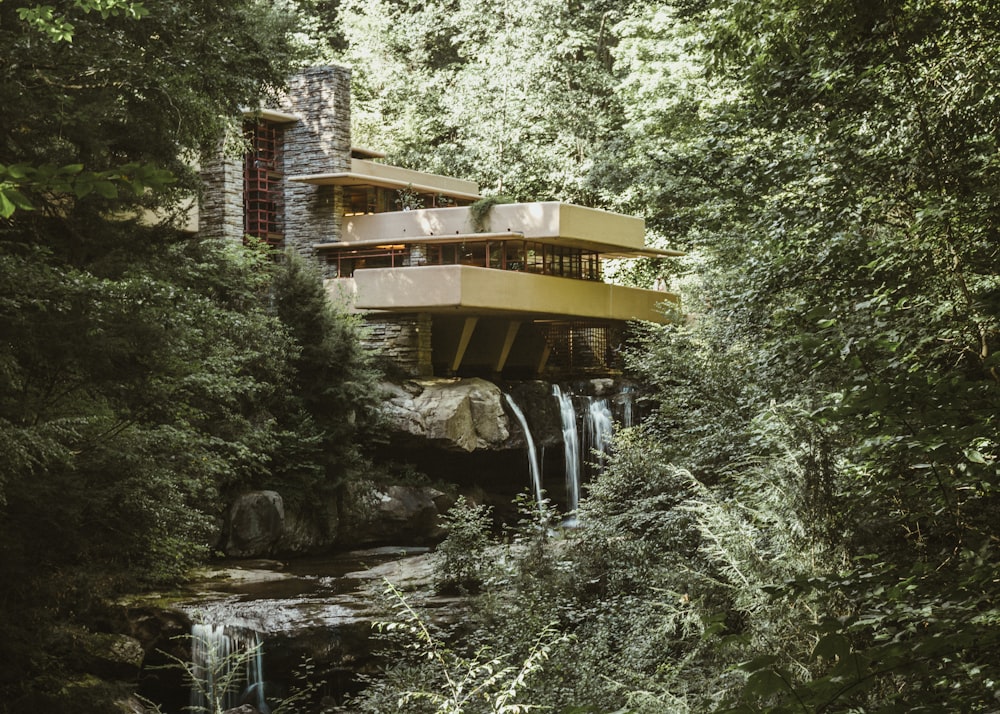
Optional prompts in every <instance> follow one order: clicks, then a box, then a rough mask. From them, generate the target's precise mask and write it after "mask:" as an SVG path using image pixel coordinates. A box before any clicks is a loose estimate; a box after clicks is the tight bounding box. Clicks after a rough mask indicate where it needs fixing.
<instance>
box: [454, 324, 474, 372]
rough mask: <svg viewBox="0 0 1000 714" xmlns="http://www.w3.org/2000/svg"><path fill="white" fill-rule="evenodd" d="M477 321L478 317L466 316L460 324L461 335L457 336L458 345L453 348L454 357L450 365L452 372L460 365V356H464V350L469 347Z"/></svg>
mask: <svg viewBox="0 0 1000 714" xmlns="http://www.w3.org/2000/svg"><path fill="white" fill-rule="evenodd" d="M477 322H479V318H478V317H467V318H465V322H464V323H463V324H462V336H461V337H459V338H458V347H456V348H455V357H454V359H453V360H452V362H451V366H450V369H451V371H452V372H453V373H454V372H457V371H458V368H459V367H460V366H461V365H462V358H463V357H465V350H466V349H468V347H469V340H471V339H472V333H473V332H475V330H476V323H477Z"/></svg>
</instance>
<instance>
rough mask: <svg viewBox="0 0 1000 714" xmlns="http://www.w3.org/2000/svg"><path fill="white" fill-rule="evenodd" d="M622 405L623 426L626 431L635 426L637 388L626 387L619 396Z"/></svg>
mask: <svg viewBox="0 0 1000 714" xmlns="http://www.w3.org/2000/svg"><path fill="white" fill-rule="evenodd" d="M618 402H619V403H620V404H621V412H622V426H623V427H625V428H626V429H627V428H628V427H630V426H633V425H634V424H635V387H633V386H631V385H625V386H624V387H622V391H621V392H620V393H619V395H618Z"/></svg>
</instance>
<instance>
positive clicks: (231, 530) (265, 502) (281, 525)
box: [223, 491, 285, 558]
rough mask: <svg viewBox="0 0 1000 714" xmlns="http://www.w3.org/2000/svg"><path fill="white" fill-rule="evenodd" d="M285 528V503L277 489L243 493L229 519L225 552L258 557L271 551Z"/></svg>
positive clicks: (233, 507) (231, 510) (230, 554)
mask: <svg viewBox="0 0 1000 714" xmlns="http://www.w3.org/2000/svg"><path fill="white" fill-rule="evenodd" d="M284 530H285V504H284V501H283V500H282V498H281V495H280V494H278V493H277V492H276V491H250V492H248V493H244V494H240V495H239V496H237V497H236V500H235V501H233V503H232V505H231V506H230V507H229V512H228V514H227V519H226V528H225V533H226V540H225V545H224V547H223V550H224V551H225V553H226V555H229V556H232V557H237V558H256V557H261V556H265V555H270V554H271V553H273V552H274V551H275V549H276V548H277V546H278V543H279V541H280V540H281V536H282V534H283V533H284Z"/></svg>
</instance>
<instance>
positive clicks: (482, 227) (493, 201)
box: [469, 196, 513, 233]
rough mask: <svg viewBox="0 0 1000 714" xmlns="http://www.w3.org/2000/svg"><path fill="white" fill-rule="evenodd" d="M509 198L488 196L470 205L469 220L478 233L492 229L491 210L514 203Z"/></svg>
mask: <svg viewBox="0 0 1000 714" xmlns="http://www.w3.org/2000/svg"><path fill="white" fill-rule="evenodd" d="M512 202H513V199H511V198H509V197H507V196H486V197H484V198H480V199H479V200H478V201H476V202H474V203H472V204H470V205H469V220H470V221H471V222H472V227H473V230H475V231H476V233H485V232H486V231H488V230H489V228H490V210H491V209H492V208H493V207H494V206H498V205H500V204H503V203H512Z"/></svg>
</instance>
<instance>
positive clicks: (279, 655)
mask: <svg viewBox="0 0 1000 714" xmlns="http://www.w3.org/2000/svg"><path fill="white" fill-rule="evenodd" d="M433 559H434V555H433V553H431V552H429V551H428V549H427V548H415V547H395V546H393V547H379V548H371V549H367V550H358V551H350V552H346V553H340V554H335V555H329V556H324V557H314V558H300V559H296V560H293V561H289V562H280V561H274V560H259V561H241V562H230V563H219V564H217V565H216V566H214V567H213V568H211V569H207V570H205V571H203V573H202V574H201V576H200V577H199V578H198V579H196V580H194V581H192V582H191V584H190V586H189V588H188V589H187V590H186V591H185V592H182V593H178V594H176V595H175V596H174V597H173V598H172V602H171V603H170V604H169V606H161V605H157V606H153V605H140V606H137V607H135V608H134V609H133V621H134V623H135V635H136V636H137V637H138V638H139V639H140V641H142V642H143V646H144V648H145V649H146V651H147V656H146V660H145V662H144V665H143V674H142V677H141V681H140V688H139V693H140V695H141V696H143V697H145V698H147V699H149V700H150V701H152V702H154V703H156V704H158V705H159V706H160V707H161V708H162V710H163V712H165V713H170V712H180V711H181V710H182V709H183V708H184V707H186V706H189V705H190V704H192V700H191V688H190V686H189V685H188V684H187V683H186V682H185V681H184V671H183V668H182V667H181V666H180V663H181V662H184V663H189V662H191V661H192V660H191V658H192V649H195V650H197V649H198V647H201V648H202V649H203V650H204V649H206V648H208V649H212V648H215V649H216V650H217V652H216V654H219V653H222V654H225V655H226V656H229V657H231V658H233V660H234V661H235V660H237V659H240V660H248V659H249V657H247V656H246V655H245V654H244V655H241V654H239V653H238V652H237V651H236V650H237V649H238V648H239V647H241V646H243V645H241V644H239V643H245V642H259V643H260V655H261V656H260V661H259V662H256V663H255V664H254V666H257V667H259V669H260V672H257V673H253V674H251V675H249V679H247V681H241V683H240V685H239V686H238V687H236V688H235V689H236V691H234V692H233V694H232V696H231V698H230V699H228V700H227V703H229V704H234V705H238V704H240V703H243V702H244V701H246V702H248V703H251V704H254V705H255V706H257V708H260V709H261V710H263V709H265V708H266V707H267V706H269V705H265V706H261V705H259V704H258V703H257V700H256V699H254V697H255V696H256V691H257V690H256V689H255V687H256V686H259V687H260V688H261V689H260V691H262V692H263V693H264V697H265V700H266V701H267V702H272V701H278V700H280V699H282V698H285V697H287V696H290V695H292V694H295V693H296V689H297V688H299V689H301V687H302V686H303V684H304V683H303V682H302V681H301V680H302V678H303V677H307V678H308V680H309V682H308V683H309V684H310V685H311V686H312V687H313V688H314V691H313V692H312V693H311V694H310V696H309V698H310V700H311V701H312V703H313V704H312V705H313V707H314V709H312V710H315V711H335V710H336V707H337V706H339V705H341V704H342V703H343V702H344V700H345V699H346V698H347V697H348V696H349V695H350V694H351V693H354V692H356V691H357V690H358V689H359V688H360V687H361V685H362V677H364V676H365V675H375V674H377V672H378V671H379V669H380V667H381V666H382V665H383V664H384V663H385V652H384V651H383V650H384V645H385V643H384V642H382V641H381V640H380V638H379V637H378V635H377V633H376V632H374V631H373V627H372V623H373V622H378V621H383V620H385V619H387V617H388V614H389V612H390V609H389V607H388V605H389V604H390V603H389V602H388V601H387V599H386V598H385V596H384V595H383V593H384V591H385V590H386V587H387V583H391V584H392V585H393V586H394V587H395V588H397V589H398V590H400V591H402V592H405V593H406V597H407V600H408V602H411V603H412V604H414V605H417V606H419V607H420V609H421V610H422V611H424V612H429V613H431V615H430V616H431V617H433V618H434V619H435V620H438V621H441V622H447V621H448V620H450V619H453V618H456V617H458V601H456V600H455V599H453V598H444V597H438V596H435V595H434V593H433V588H432V585H433V582H432V581H433ZM198 640H204V641H203V642H198ZM192 642H194V644H195V647H194V648H192ZM213 643H214V644H213ZM196 654H197V653H196ZM189 666H195V667H197V666H199V665H198V664H197V663H195V664H194V665H189ZM200 666H203V667H204V666H205V665H204V664H202V665H200ZM210 666H211V665H210ZM226 666H228V665H226V664H225V663H223V664H220V665H218V666H217V669H218V670H219V671H218V672H215V673H212V672H208V671H206V670H204V669H203V670H200V671H199V672H198V674H199V676H201V677H202V678H204V679H208V678H210V677H215V678H219V677H221V674H220V672H223V670H225V667H226ZM241 666H242V665H241ZM239 677H240V678H241V680H242V679H246V675H243V674H241V675H239ZM255 677H259V678H260V682H254V681H252V680H253V679H254V678H255Z"/></svg>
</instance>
